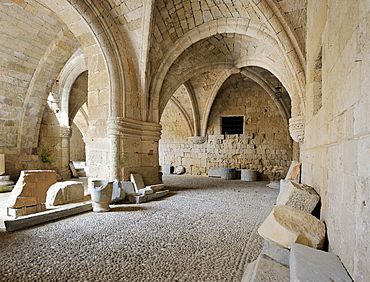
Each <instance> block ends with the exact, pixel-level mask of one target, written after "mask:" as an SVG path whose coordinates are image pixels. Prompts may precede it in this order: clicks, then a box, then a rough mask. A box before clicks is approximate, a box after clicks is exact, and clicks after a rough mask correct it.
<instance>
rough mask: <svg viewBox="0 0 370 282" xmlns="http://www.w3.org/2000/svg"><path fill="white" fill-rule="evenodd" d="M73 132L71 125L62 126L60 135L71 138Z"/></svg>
mask: <svg viewBox="0 0 370 282" xmlns="http://www.w3.org/2000/svg"><path fill="white" fill-rule="evenodd" d="M71 134H72V130H71V128H70V127H69V126H63V127H60V130H59V136H60V137H62V138H70V137H71Z"/></svg>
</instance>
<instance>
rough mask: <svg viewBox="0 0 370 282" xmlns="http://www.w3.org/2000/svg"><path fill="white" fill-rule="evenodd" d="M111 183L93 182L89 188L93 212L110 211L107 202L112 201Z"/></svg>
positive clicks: (103, 181)
mask: <svg viewBox="0 0 370 282" xmlns="http://www.w3.org/2000/svg"><path fill="white" fill-rule="evenodd" d="M113 182H114V181H111V180H93V181H92V186H90V187H91V200H92V201H93V211H94V212H106V211H109V210H110V207H109V202H110V201H111V199H112V191H113Z"/></svg>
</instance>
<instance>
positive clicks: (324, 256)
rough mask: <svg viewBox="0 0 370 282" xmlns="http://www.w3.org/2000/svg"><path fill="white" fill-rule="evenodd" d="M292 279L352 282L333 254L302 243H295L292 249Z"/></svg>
mask: <svg viewBox="0 0 370 282" xmlns="http://www.w3.org/2000/svg"><path fill="white" fill-rule="evenodd" d="M290 277H291V280H290V281H297V282H298V281H302V282H303V281H343V282H346V281H348V282H350V281H352V279H351V278H350V277H349V275H348V273H347V271H346V269H345V268H344V266H343V265H342V263H341V262H340V260H339V258H338V257H337V256H336V255H335V254H333V253H328V252H324V251H320V250H317V249H313V248H310V247H307V246H304V245H301V244H293V245H292V248H291V251H290Z"/></svg>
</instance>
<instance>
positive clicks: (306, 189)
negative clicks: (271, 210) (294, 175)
mask: <svg viewBox="0 0 370 282" xmlns="http://www.w3.org/2000/svg"><path fill="white" fill-rule="evenodd" d="M319 200H320V196H319V195H318V194H317V193H316V191H315V190H314V189H313V188H312V187H310V186H308V185H305V184H298V183H295V182H293V181H289V182H288V184H287V186H286V187H285V189H284V190H283V192H282V193H281V194H279V196H278V198H277V201H276V205H287V206H291V207H294V208H296V209H299V210H301V211H304V212H307V213H312V211H313V210H314V208H315V207H316V205H317V203H318V202H319Z"/></svg>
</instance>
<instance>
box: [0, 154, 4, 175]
mask: <svg viewBox="0 0 370 282" xmlns="http://www.w3.org/2000/svg"><path fill="white" fill-rule="evenodd" d="M4 173H5V154H0V175H3V174H4Z"/></svg>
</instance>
